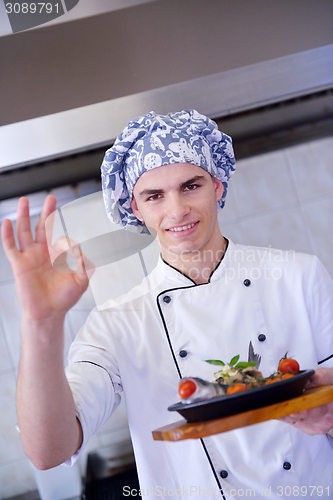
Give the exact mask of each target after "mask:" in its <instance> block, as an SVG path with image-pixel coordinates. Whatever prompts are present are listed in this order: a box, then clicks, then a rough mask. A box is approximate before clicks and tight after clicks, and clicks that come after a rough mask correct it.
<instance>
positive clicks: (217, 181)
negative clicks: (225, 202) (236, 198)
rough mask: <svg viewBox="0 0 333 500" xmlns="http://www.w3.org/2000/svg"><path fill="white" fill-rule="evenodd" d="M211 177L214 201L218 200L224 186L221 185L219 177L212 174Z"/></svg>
mask: <svg viewBox="0 0 333 500" xmlns="http://www.w3.org/2000/svg"><path fill="white" fill-rule="evenodd" d="M212 179H213V183H214V187H215V195H216V201H219V200H220V199H221V198H222V195H223V191H224V187H223V184H222V181H220V179H217V178H216V177H213V176H212Z"/></svg>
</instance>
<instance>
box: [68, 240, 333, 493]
mask: <svg viewBox="0 0 333 500" xmlns="http://www.w3.org/2000/svg"><path fill="white" fill-rule="evenodd" d="M110 286H112V284H111V285H110ZM332 306H333V282H332V279H331V277H330V276H329V274H328V273H327V271H326V270H325V268H324V267H323V266H322V264H321V263H320V261H319V260H318V259H317V258H316V257H314V256H310V255H307V254H301V253H295V252H293V251H290V252H287V251H280V250H273V249H271V248H258V247H247V246H242V245H236V244H233V243H232V242H231V241H229V244H228V248H227V250H226V252H225V256H224V258H223V259H222V261H221V262H220V263H219V265H218V266H217V267H216V269H215V270H214V271H213V273H212V274H211V276H210V279H209V282H208V283H205V284H200V285H196V284H195V283H194V282H193V281H192V280H191V279H189V278H188V277H186V276H185V275H183V274H182V273H180V272H179V271H177V270H176V269H174V268H173V267H171V266H170V265H168V264H166V263H165V262H164V261H163V260H162V259H161V258H160V260H159V262H158V265H157V267H156V269H155V270H154V271H153V272H152V273H151V274H150V275H149V277H147V278H146V279H145V280H144V282H143V283H142V284H141V285H140V286H138V287H136V288H135V289H133V290H132V292H131V293H130V294H128V295H127V296H123V297H121V298H120V299H119V300H117V301H115V300H110V301H108V302H106V303H105V304H103V306H101V307H97V308H95V309H94V310H93V311H92V312H91V314H90V316H89V318H88V320H87V322H86V324H85V325H84V327H83V328H82V329H81V330H80V332H79V333H78V335H77V337H76V340H75V341H74V343H73V345H72V347H71V349H70V355H69V362H70V366H69V367H68V368H67V370H66V373H67V378H68V380H69V383H70V386H71V389H72V392H73V395H74V400H75V403H76V408H77V415H78V418H79V420H80V422H81V425H82V429H83V435H84V442H83V445H82V447H81V449H80V450H79V452H77V453H76V455H75V456H74V457H72V459H71V460H70V461H69V462H68V463H72V462H73V461H74V460H75V459H76V456H77V455H78V454H79V453H80V452H81V450H82V449H83V448H84V446H85V444H86V442H87V441H88V439H89V437H90V436H91V435H92V434H93V433H95V432H96V431H97V430H98V429H99V428H100V427H101V426H102V425H103V424H104V423H105V422H106V421H107V419H108V418H109V417H110V415H111V413H112V412H113V411H114V409H115V408H116V407H117V406H118V404H119V402H120V393H121V392H122V391H123V393H124V397H125V401H126V407H127V414H128V422H129V428H130V432H131V437H132V442H133V448H134V453H135V458H136V464H137V469H138V475H139V481H140V488H141V491H140V492H138V495H139V494H140V496H145V497H148V498H149V497H155V496H156V497H158V496H161V497H164V496H173V497H174V498H184V497H192V498H202V497H213V498H215V497H216V498H226V499H231V498H243V497H251V496H252V497H264V496H269V497H270V498H271V499H272V498H274V499H275V498H276V499H278V498H285V497H287V496H290V495H291V496H295V494H296V492H297V491H298V492H299V495H301V493H302V496H303V498H304V497H309V498H310V496H314V494H315V493H316V492H317V490H315V491H314V492H313V490H312V494H311V489H310V487H311V486H312V487H315V488H319V490H318V491H319V492H320V491H321V490H320V488H322V497H323V498H325V496H326V498H330V497H331V496H332V495H333V448H332V446H331V439H330V438H329V437H328V436H326V435H325V436H322V435H320V436H308V435H306V434H305V433H303V432H301V431H299V430H297V429H295V428H293V427H292V426H290V425H288V424H285V423H283V422H280V421H275V420H271V421H268V422H265V423H261V424H257V425H252V426H249V427H245V428H241V429H237V430H234V431H229V432H226V433H222V434H219V435H215V436H210V437H208V438H204V439H202V440H200V439H197V440H185V441H181V442H162V441H154V440H153V438H152V431H153V430H154V429H156V428H159V427H162V426H165V425H167V424H170V423H172V422H175V421H177V420H179V419H180V416H179V414H178V413H176V412H170V411H168V409H167V408H168V406H170V405H172V404H174V403H176V402H177V389H178V383H179V378H180V377H188V376H194V377H201V378H203V379H208V380H212V379H213V378H214V376H213V374H214V371H216V367H214V366H212V365H210V364H208V363H206V362H205V360H206V359H221V360H223V361H224V362H228V361H229V360H230V359H231V358H232V357H233V356H235V355H237V354H239V355H240V359H241V360H245V361H246V360H247V358H248V348H249V343H250V342H252V344H253V347H254V351H255V352H256V353H258V354H259V355H260V356H261V365H260V370H261V371H262V372H263V374H264V376H268V375H270V374H271V373H272V372H274V371H275V370H276V369H277V366H278V362H279V360H280V359H281V358H282V357H283V356H284V355H285V354H286V352H288V354H289V355H290V356H292V357H294V358H296V359H297V360H298V362H299V363H300V367H301V369H312V368H314V369H315V368H316V367H317V366H318V363H319V364H321V366H331V367H332V366H333V357H332V356H333V335H332V334H333V307H332ZM259 336H260V337H259ZM221 473H222V474H221ZM221 475H222V476H223V477H221ZM302 488H303V489H302ZM305 488H307V489H305ZM297 489H298V490H297ZM305 492H307V494H306V495H304V493H305Z"/></svg>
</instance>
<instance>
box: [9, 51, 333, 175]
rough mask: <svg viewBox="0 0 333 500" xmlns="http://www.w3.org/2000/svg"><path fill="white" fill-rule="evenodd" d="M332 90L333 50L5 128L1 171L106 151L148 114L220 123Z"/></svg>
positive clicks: (290, 57)
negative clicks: (189, 112) (187, 113)
mask: <svg viewBox="0 0 333 500" xmlns="http://www.w3.org/2000/svg"><path fill="white" fill-rule="evenodd" d="M244 82H247V84H246V86H244ZM330 88H333V45H329V46H326V47H320V48H318V49H313V50H310V51H306V52H302V53H299V54H294V55H291V56H286V57H281V58H278V59H274V60H271V61H265V62H263V63H258V64H253V65H250V66H245V67H242V68H237V69H235V70H230V71H226V72H223V73H218V74H215V75H211V76H207V77H203V78H198V79H195V80H191V81H188V82H183V83H179V84H175V85H170V86H168V87H164V88H158V89H154V90H150V91H147V92H141V93H139V94H134V95H130V96H126V97H121V98H118V99H113V100H110V101H105V102H101V103H97V104H92V105H90V106H84V107H81V108H77V109H72V110H69V111H63V112H61V113H55V114H52V115H48V116H43V117H39V118H34V119H32V120H26V121H23V122H19V123H14V124H10V125H5V126H3V127H0V150H1V158H0V169H1V170H2V171H4V170H8V169H12V168H19V167H22V166H27V165H31V164H35V163H38V162H41V161H46V160H50V159H54V158H57V157H61V156H66V155H68V154H73V153H77V152H81V151H85V150H89V149H94V148H98V147H107V146H109V145H110V144H112V142H113V140H114V139H115V138H116V137H117V135H118V134H119V133H120V131H121V130H122V128H123V127H124V126H125V125H126V123H127V122H128V121H129V120H130V119H131V118H133V117H135V116H138V115H140V114H143V113H146V112H148V111H150V110H152V109H153V110H154V111H156V112H159V113H167V112H169V111H170V110H179V109H186V108H195V109H198V110H199V111H200V112H202V113H204V114H206V115H208V116H210V117H212V118H221V117H224V116H228V115H232V114H235V113H239V112H241V111H246V110H250V109H254V108H259V107H262V106H264V105H267V104H272V103H276V102H281V101H286V100H288V99H291V98H295V97H300V96H304V95H308V94H312V93H317V92H319V91H322V90H325V89H330ZM203 89H204V90H203ZM18 140H19V142H18Z"/></svg>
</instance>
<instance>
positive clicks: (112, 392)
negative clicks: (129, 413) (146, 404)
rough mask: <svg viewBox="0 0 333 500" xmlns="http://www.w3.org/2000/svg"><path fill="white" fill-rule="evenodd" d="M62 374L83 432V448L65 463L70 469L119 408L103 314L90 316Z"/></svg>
mask: <svg viewBox="0 0 333 500" xmlns="http://www.w3.org/2000/svg"><path fill="white" fill-rule="evenodd" d="M65 371H66V377H67V380H68V383H69V386H70V388H71V391H72V394H73V398H74V402H75V407H76V415H77V418H78V419H79V421H80V423H81V426H82V431H83V443H82V446H81V447H80V449H79V450H78V451H77V452H76V454H75V455H73V456H72V457H71V459H69V460H68V461H67V462H65V465H72V464H73V463H74V462H75V461H76V459H77V458H78V457H79V455H80V454H81V452H82V451H83V449H84V448H85V446H86V444H87V442H88V441H89V438H90V437H91V436H92V435H93V434H95V433H96V432H97V431H98V430H99V429H100V428H101V427H102V425H103V424H105V422H106V421H107V420H108V419H109V418H110V416H111V415H112V413H113V412H114V410H115V409H116V408H117V407H118V406H119V404H120V399H121V397H120V393H121V391H122V384H121V379H120V374H119V370H118V365H117V362H116V355H115V352H114V351H113V349H112V335H111V332H110V330H109V325H108V323H107V322H106V321H105V314H103V313H101V312H100V311H97V310H96V309H94V310H93V311H92V312H91V313H90V315H89V317H88V319H87V321H86V323H85V325H84V326H83V327H82V328H81V330H80V331H79V332H78V334H77V337H76V339H75V340H74V342H73V344H72V346H71V348H70V351H69V365H68V367H67V368H66V370H65Z"/></svg>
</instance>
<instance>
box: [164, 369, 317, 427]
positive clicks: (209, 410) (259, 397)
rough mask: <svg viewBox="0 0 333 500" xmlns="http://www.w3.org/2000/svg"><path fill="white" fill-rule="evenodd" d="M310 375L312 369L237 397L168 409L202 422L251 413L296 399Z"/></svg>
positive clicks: (189, 420)
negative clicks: (257, 409) (250, 411)
mask: <svg viewBox="0 0 333 500" xmlns="http://www.w3.org/2000/svg"><path fill="white" fill-rule="evenodd" d="M313 373H314V370H304V371H301V372H300V373H298V374H297V375H294V376H293V377H291V378H287V379H285V380H281V381H280V382H274V383H273V384H268V385H263V386H261V387H256V388H254V389H250V390H248V391H244V392H240V393H238V394H230V395H229V396H217V397H215V398H212V399H206V400H205V401H199V402H197V403H190V404H186V403H181V402H179V403H176V404H174V405H171V406H169V408H168V410H169V411H178V413H180V414H181V415H182V416H183V417H184V418H185V419H186V420H187V421H188V422H203V421H205V420H212V419H213V418H221V417H227V416H229V415H235V414H236V413H242V412H244V411H249V410H255V409H256V408H262V407H263V406H269V405H272V404H275V403H281V401H286V400H287V399H292V398H295V397H297V396H300V395H301V394H302V393H303V391H304V388H305V384H306V381H307V379H308V377H310V375H312V374H313Z"/></svg>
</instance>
